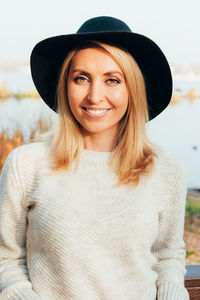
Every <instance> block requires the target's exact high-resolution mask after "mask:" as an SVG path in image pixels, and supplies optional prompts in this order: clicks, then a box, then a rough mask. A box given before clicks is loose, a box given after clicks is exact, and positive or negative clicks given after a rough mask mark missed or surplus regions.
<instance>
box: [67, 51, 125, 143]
mask: <svg viewBox="0 0 200 300" xmlns="http://www.w3.org/2000/svg"><path fill="white" fill-rule="evenodd" d="M67 95H68V101H69V105H70V108H71V111H72V113H73V115H74V117H75V118H76V120H77V121H78V122H79V124H80V125H81V129H82V132H83V133H84V134H86V135H87V134H90V135H91V134H104V133H106V134H107V136H108V135H109V136H110V138H112V136H114V135H116V131H117V130H118V123H119V121H120V120H121V118H122V117H123V116H124V114H125V112H126V110H127V106H128V90H127V86H126V83H125V78H124V75H123V72H122V70H121V68H120V67H119V65H118V64H117V63H116V62H115V61H114V60H113V58H112V57H111V56H110V55H109V54H108V53H107V52H106V51H104V50H103V49H99V48H87V49H82V50H80V51H78V52H77V53H76V54H75V55H74V57H73V59H72V62H71V66H70V70H69V76H68V81H67Z"/></svg>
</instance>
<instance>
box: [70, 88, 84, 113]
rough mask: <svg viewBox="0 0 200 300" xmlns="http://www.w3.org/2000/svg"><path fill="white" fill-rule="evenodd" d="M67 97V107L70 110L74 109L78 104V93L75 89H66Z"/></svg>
mask: <svg viewBox="0 0 200 300" xmlns="http://www.w3.org/2000/svg"><path fill="white" fill-rule="evenodd" d="M67 97H68V101H69V106H70V107H71V109H73V107H76V106H77V105H78V104H79V102H80V99H81V98H80V92H78V91H77V89H74V88H73V87H70V86H69V87H68V89H67Z"/></svg>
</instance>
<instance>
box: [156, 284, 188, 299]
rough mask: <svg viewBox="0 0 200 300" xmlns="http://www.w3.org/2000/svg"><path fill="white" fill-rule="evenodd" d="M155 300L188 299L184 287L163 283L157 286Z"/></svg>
mask: <svg viewBox="0 0 200 300" xmlns="http://www.w3.org/2000/svg"><path fill="white" fill-rule="evenodd" d="M157 300H190V297H189V293H188V291H187V289H186V288H185V287H184V286H183V287H182V286H179V285H177V284H175V283H174V282H170V281H165V282H162V283H160V284H158V291H157Z"/></svg>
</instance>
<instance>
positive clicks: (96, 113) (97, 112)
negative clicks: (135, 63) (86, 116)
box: [86, 108, 107, 115]
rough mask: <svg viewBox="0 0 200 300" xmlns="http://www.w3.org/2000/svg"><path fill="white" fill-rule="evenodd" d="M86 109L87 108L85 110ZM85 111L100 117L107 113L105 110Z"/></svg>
mask: <svg viewBox="0 0 200 300" xmlns="http://www.w3.org/2000/svg"><path fill="white" fill-rule="evenodd" d="M86 109H87V108H86ZM87 111H89V112H90V113H91V114H93V115H100V114H103V113H104V112H106V111H107V109H104V110H92V109H87Z"/></svg>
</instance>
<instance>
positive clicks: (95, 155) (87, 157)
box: [82, 149, 112, 165]
mask: <svg viewBox="0 0 200 300" xmlns="http://www.w3.org/2000/svg"><path fill="white" fill-rule="evenodd" d="M111 154H112V152H100V151H94V150H88V149H83V152H82V161H83V162H87V163H92V164H98V165H103V164H108V163H109V160H110V157H111Z"/></svg>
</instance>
